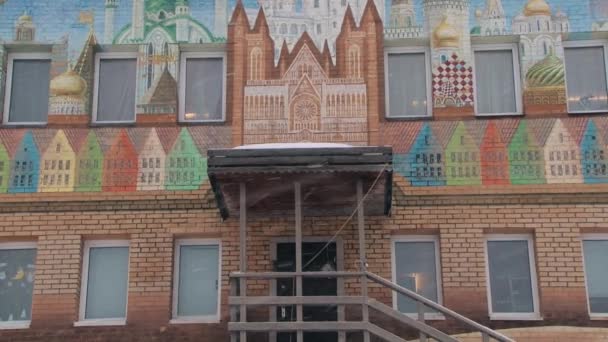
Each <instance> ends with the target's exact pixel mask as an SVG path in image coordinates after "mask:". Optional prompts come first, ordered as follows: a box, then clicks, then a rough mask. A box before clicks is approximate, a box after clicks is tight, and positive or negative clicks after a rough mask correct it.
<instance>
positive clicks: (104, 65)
mask: <svg viewBox="0 0 608 342" xmlns="http://www.w3.org/2000/svg"><path fill="white" fill-rule="evenodd" d="M136 73H137V55H136V54H134V53H99V54H97V55H96V56H95V91H94V95H93V118H94V120H95V122H98V123H124V122H134V121H135V97H136V94H135V84H136V80H137V76H136Z"/></svg>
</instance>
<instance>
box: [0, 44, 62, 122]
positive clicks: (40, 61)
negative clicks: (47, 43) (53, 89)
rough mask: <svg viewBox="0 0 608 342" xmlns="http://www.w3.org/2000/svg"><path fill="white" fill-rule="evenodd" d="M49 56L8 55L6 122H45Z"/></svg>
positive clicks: (47, 101) (35, 54)
mask: <svg viewBox="0 0 608 342" xmlns="http://www.w3.org/2000/svg"><path fill="white" fill-rule="evenodd" d="M50 72H51V55H50V54H47V53H14V54H9V55H8V70H7V80H6V90H5V99H6V102H5V104H4V113H8V115H5V118H4V123H5V124H44V123H46V121H47V116H48V112H49V84H50Z"/></svg>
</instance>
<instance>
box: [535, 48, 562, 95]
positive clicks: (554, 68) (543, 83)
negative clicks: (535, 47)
mask: <svg viewBox="0 0 608 342" xmlns="http://www.w3.org/2000/svg"><path fill="white" fill-rule="evenodd" d="M526 82H527V83H528V86H529V87H532V88H537V87H556V86H563V85H564V83H565V68H564V63H563V62H562V60H561V59H559V57H557V56H556V55H555V54H553V53H551V54H549V55H548V56H547V57H545V58H544V59H543V60H542V61H540V62H538V63H536V64H534V66H532V67H531V68H530V70H528V73H527V74H526Z"/></svg>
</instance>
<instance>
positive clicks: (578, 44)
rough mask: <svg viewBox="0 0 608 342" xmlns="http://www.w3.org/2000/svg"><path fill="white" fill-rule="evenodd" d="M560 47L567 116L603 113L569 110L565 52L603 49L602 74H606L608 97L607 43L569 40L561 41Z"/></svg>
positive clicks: (605, 41)
mask: <svg viewBox="0 0 608 342" xmlns="http://www.w3.org/2000/svg"><path fill="white" fill-rule="evenodd" d="M562 46H563V48H564V61H563V63H564V71H565V72H564V81H565V83H566V84H565V86H566V106H567V108H568V114H592V113H605V112H606V110H589V111H585V110H576V111H572V110H570V101H568V71H567V70H566V56H565V52H566V51H565V50H566V49H570V48H586V47H602V48H604V72H605V73H606V95H608V41H607V40H598V39H594V40H570V41H563V42H562Z"/></svg>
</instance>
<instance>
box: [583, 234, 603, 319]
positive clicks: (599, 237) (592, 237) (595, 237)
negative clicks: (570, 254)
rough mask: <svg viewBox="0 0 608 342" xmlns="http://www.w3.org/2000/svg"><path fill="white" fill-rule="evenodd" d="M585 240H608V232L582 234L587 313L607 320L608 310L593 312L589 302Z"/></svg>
mask: <svg viewBox="0 0 608 342" xmlns="http://www.w3.org/2000/svg"><path fill="white" fill-rule="evenodd" d="M585 241H608V233H606V234H582V235H581V251H582V252H583V275H584V278H585V294H586V297H587V313H589V318H590V319H592V320H594V319H597V320H605V319H608V312H599V313H593V312H591V303H590V302H589V283H588V281H589V280H588V278H587V265H586V264H585V245H584V242H585Z"/></svg>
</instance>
